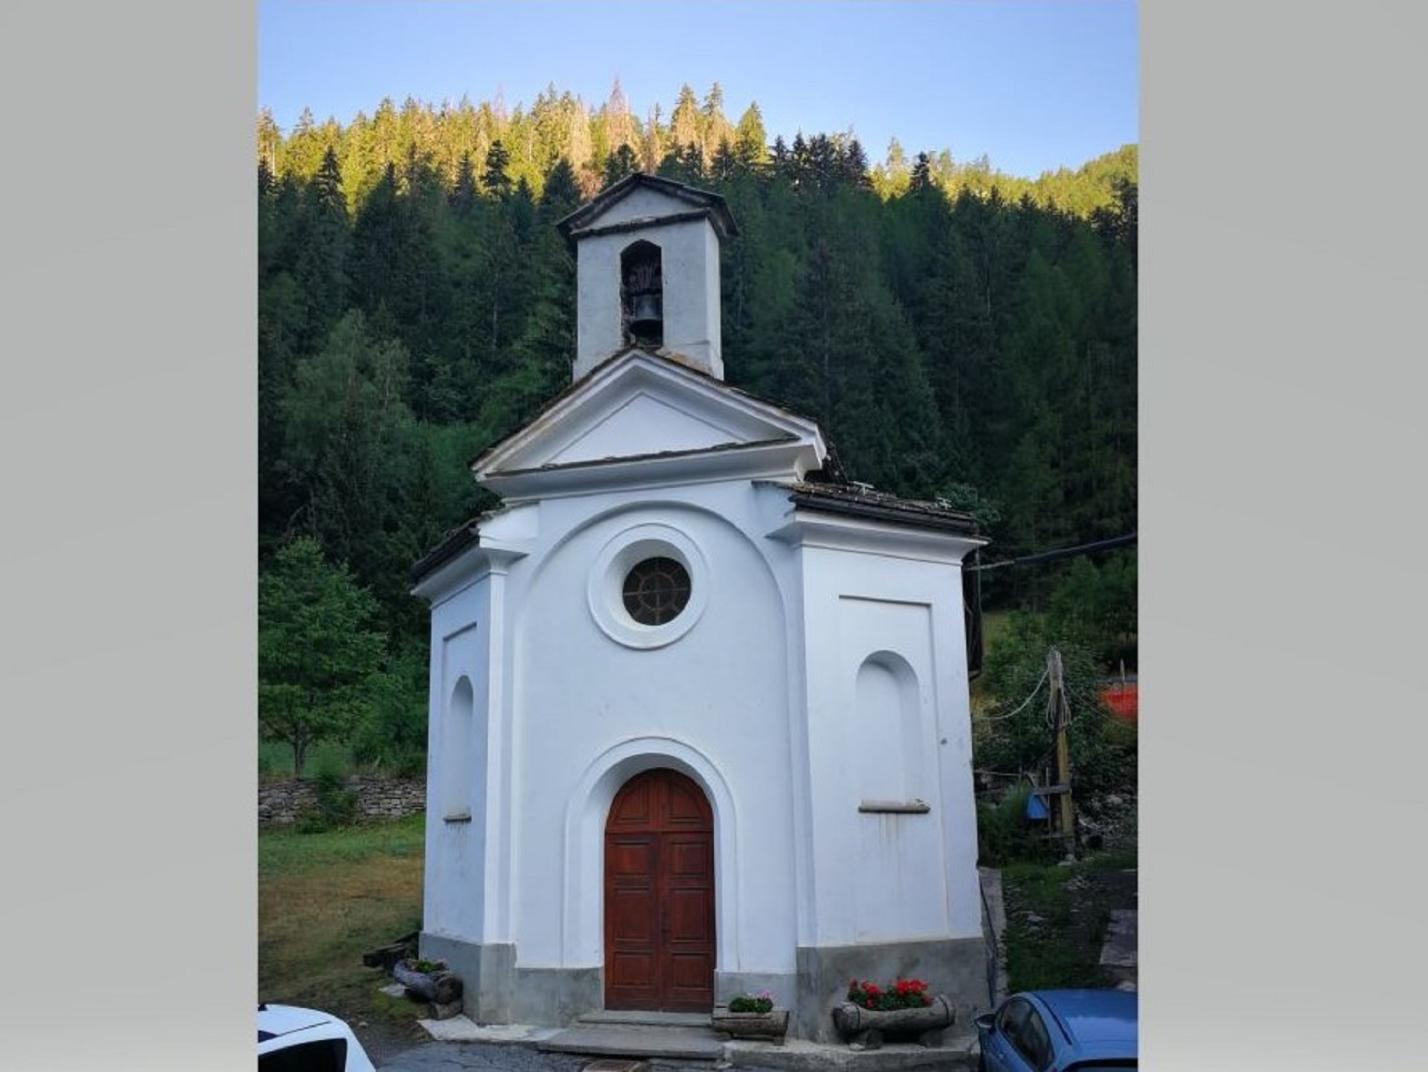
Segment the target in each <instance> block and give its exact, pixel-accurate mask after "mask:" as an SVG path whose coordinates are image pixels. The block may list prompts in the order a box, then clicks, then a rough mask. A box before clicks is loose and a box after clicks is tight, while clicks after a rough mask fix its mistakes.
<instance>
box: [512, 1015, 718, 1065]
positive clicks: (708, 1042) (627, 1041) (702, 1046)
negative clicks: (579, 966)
mask: <svg viewBox="0 0 1428 1072" xmlns="http://www.w3.org/2000/svg"><path fill="white" fill-rule="evenodd" d="M537 1049H540V1050H544V1051H546V1052H548V1053H582V1054H590V1055H592V1056H595V1057H649V1058H662V1059H664V1060H674V1061H717V1060H719V1059H720V1058H722V1057H723V1056H724V1037H723V1036H722V1035H720V1034H719V1033H718V1032H717V1031H715V1030H713V1029H712V1028H709V1027H681V1026H673V1025H660V1026H655V1025H652V1024H638V1023H596V1024H590V1023H578V1022H577V1023H576V1025H575V1026H574V1027H567V1028H566V1029H565V1030H564V1031H560V1032H557V1033H556V1034H554V1035H552V1036H551V1037H550V1038H548V1039H543V1040H542V1041H541V1042H539V1043H537Z"/></svg>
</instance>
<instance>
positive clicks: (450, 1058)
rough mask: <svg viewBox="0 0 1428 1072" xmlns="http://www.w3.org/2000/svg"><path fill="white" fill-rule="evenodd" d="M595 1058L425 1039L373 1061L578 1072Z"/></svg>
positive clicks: (422, 1070) (412, 1070) (450, 1071)
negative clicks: (385, 1057)
mask: <svg viewBox="0 0 1428 1072" xmlns="http://www.w3.org/2000/svg"><path fill="white" fill-rule="evenodd" d="M594 1060H596V1058H593V1057H577V1056H574V1055H571V1054H568V1053H542V1052H541V1051H539V1050H537V1049H534V1048H533V1047H530V1046H511V1045H502V1044H500V1043H492V1042H427V1043H424V1044H422V1045H420V1046H417V1047H415V1048H414V1049H410V1050H406V1051H405V1052H403V1053H399V1054H397V1055H395V1056H394V1057H392V1058H391V1059H390V1060H388V1061H386V1062H376V1061H374V1063H375V1064H377V1067H378V1068H380V1069H382V1070H383V1072H462V1070H465V1069H477V1070H480V1072H579V1070H580V1069H583V1068H584V1067H585V1066H586V1065H588V1064H590V1063H591V1062H592V1061H594Z"/></svg>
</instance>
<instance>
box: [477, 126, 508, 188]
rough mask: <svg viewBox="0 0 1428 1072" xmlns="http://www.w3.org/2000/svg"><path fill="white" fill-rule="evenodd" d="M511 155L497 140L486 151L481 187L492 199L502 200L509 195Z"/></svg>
mask: <svg viewBox="0 0 1428 1072" xmlns="http://www.w3.org/2000/svg"><path fill="white" fill-rule="evenodd" d="M510 166H511V154H510V153H509V152H507V151H506V146H505V145H504V144H503V143H502V142H501V140H500V139H499V138H498V139H497V140H495V141H493V142H492V143H491V148H490V149H488V150H487V151H486V170H485V171H483V172H482V173H481V186H482V188H483V189H484V190H485V191H486V192H487V193H488V194H490V195H491V196H492V197H495V198H500V199H504V198H506V197H509V196H510V193H511V176H510V174H509V170H508V169H509V168H510Z"/></svg>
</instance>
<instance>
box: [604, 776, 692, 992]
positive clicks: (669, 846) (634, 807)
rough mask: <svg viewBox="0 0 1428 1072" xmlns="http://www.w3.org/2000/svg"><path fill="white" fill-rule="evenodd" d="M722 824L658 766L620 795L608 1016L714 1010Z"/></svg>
mask: <svg viewBox="0 0 1428 1072" xmlns="http://www.w3.org/2000/svg"><path fill="white" fill-rule="evenodd" d="M714 949H715V945H714V815H713V812H712V810H711V809H710V807H709V800H708V798H706V797H705V795H704V791H703V790H702V789H700V788H699V786H698V784H696V783H695V782H694V781H693V780H692V779H690V778H688V777H686V776H685V775H683V774H680V773H679V772H678V771H673V770H669V769H668V768H664V767H659V768H656V769H654V770H648V771H645V772H643V773H642V774H637V775H635V776H634V777H633V778H631V779H630V780H629V781H628V782H626V783H625V784H624V785H623V786H621V787H620V791H619V792H618V793H617V794H615V799H614V802H613V803H611V805H610V816H609V818H608V819H607V820H606V822H605V1007H606V1008H607V1009H646V1010H656V1009H658V1010H664V1011H668V1012H708V1011H709V1010H710V1009H711V1008H713V1006H714Z"/></svg>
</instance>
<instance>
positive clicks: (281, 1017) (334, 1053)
mask: <svg viewBox="0 0 1428 1072" xmlns="http://www.w3.org/2000/svg"><path fill="white" fill-rule="evenodd" d="M258 1072H376V1069H375V1068H374V1067H373V1066H372V1062H371V1061H369V1060H368V1059H367V1053H366V1051H365V1050H363V1049H362V1044H361V1043H360V1042H358V1041H357V1036H356V1035H354V1034H352V1029H351V1028H350V1027H348V1026H347V1025H346V1024H345V1023H343V1021H341V1020H339V1019H338V1018H337V1017H335V1016H333V1015H332V1014H331V1013H326V1012H319V1011H318V1010H316V1009H303V1008H299V1007H298V1006H296V1005H267V1004H264V1005H259V1006H258Z"/></svg>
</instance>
